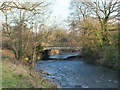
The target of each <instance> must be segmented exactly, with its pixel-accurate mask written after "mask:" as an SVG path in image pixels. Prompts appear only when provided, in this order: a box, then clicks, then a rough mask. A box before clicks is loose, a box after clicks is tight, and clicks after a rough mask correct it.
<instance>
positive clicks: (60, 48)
mask: <svg viewBox="0 0 120 90" xmlns="http://www.w3.org/2000/svg"><path fill="white" fill-rule="evenodd" d="M44 51H46V52H47V53H48V52H49V55H58V54H60V53H62V52H76V51H81V47H68V46H46V47H44Z"/></svg>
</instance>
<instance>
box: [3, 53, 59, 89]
mask: <svg viewBox="0 0 120 90" xmlns="http://www.w3.org/2000/svg"><path fill="white" fill-rule="evenodd" d="M56 87H57V85H55V84H54V83H52V82H51V81H49V80H47V79H45V78H43V77H42V74H41V73H40V72H36V71H35V70H34V69H30V67H29V66H27V65H24V64H22V63H21V62H19V61H15V60H14V59H12V58H9V56H7V55H6V56H5V55H4V56H2V88H56Z"/></svg>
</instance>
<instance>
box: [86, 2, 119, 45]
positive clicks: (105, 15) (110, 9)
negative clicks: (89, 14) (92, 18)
mask: <svg viewBox="0 0 120 90" xmlns="http://www.w3.org/2000/svg"><path fill="white" fill-rule="evenodd" d="M117 4H118V0H96V1H95V2H94V3H91V2H87V3H86V5H87V6H88V7H90V8H91V9H92V10H93V12H94V13H95V15H96V16H97V18H98V19H99V22H100V24H101V35H102V40H103V42H105V43H106V44H108V43H110V39H109V30H108V22H109V20H110V19H111V17H112V19H113V18H115V17H116V16H117V14H115V12H117V9H118V8H117ZM112 14H114V16H113V15H112Z"/></svg>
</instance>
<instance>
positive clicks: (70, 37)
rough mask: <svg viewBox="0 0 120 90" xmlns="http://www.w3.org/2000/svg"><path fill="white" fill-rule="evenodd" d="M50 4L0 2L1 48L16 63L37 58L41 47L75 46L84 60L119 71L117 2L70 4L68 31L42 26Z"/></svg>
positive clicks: (46, 17)
mask: <svg viewBox="0 0 120 90" xmlns="http://www.w3.org/2000/svg"><path fill="white" fill-rule="evenodd" d="M53 3H54V2H47V1H41V2H17V1H5V2H3V3H2V4H1V6H0V12H1V16H2V17H3V18H2V19H3V20H2V22H1V25H2V26H1V27H0V28H1V30H2V48H3V49H5V48H7V49H10V50H12V51H13V52H14V55H15V59H16V60H23V59H25V60H30V61H33V60H36V58H37V57H36V56H41V53H42V52H43V51H44V47H45V46H73V47H75V46H76V47H81V48H82V51H81V52H82V57H83V58H85V60H87V61H89V62H92V63H94V64H97V65H104V66H108V67H111V68H114V69H120V63H119V62H120V60H118V30H119V26H118V19H119V18H118V16H119V14H118V0H102V1H100V0H95V2H79V1H78V2H74V1H73V2H71V6H70V8H69V9H70V13H69V16H68V19H67V20H66V21H65V22H66V23H67V27H68V28H64V27H60V25H59V24H54V25H51V26H49V25H47V24H45V21H46V22H47V20H48V19H49V17H50V14H51V10H50V7H51V5H52V4H53ZM37 47H38V48H37ZM33 62H34V61H33Z"/></svg>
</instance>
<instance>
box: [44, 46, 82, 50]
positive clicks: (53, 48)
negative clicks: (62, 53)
mask: <svg viewBox="0 0 120 90" xmlns="http://www.w3.org/2000/svg"><path fill="white" fill-rule="evenodd" d="M55 49H56V50H81V47H54V46H50V47H49V46H48V47H45V48H44V50H55Z"/></svg>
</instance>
